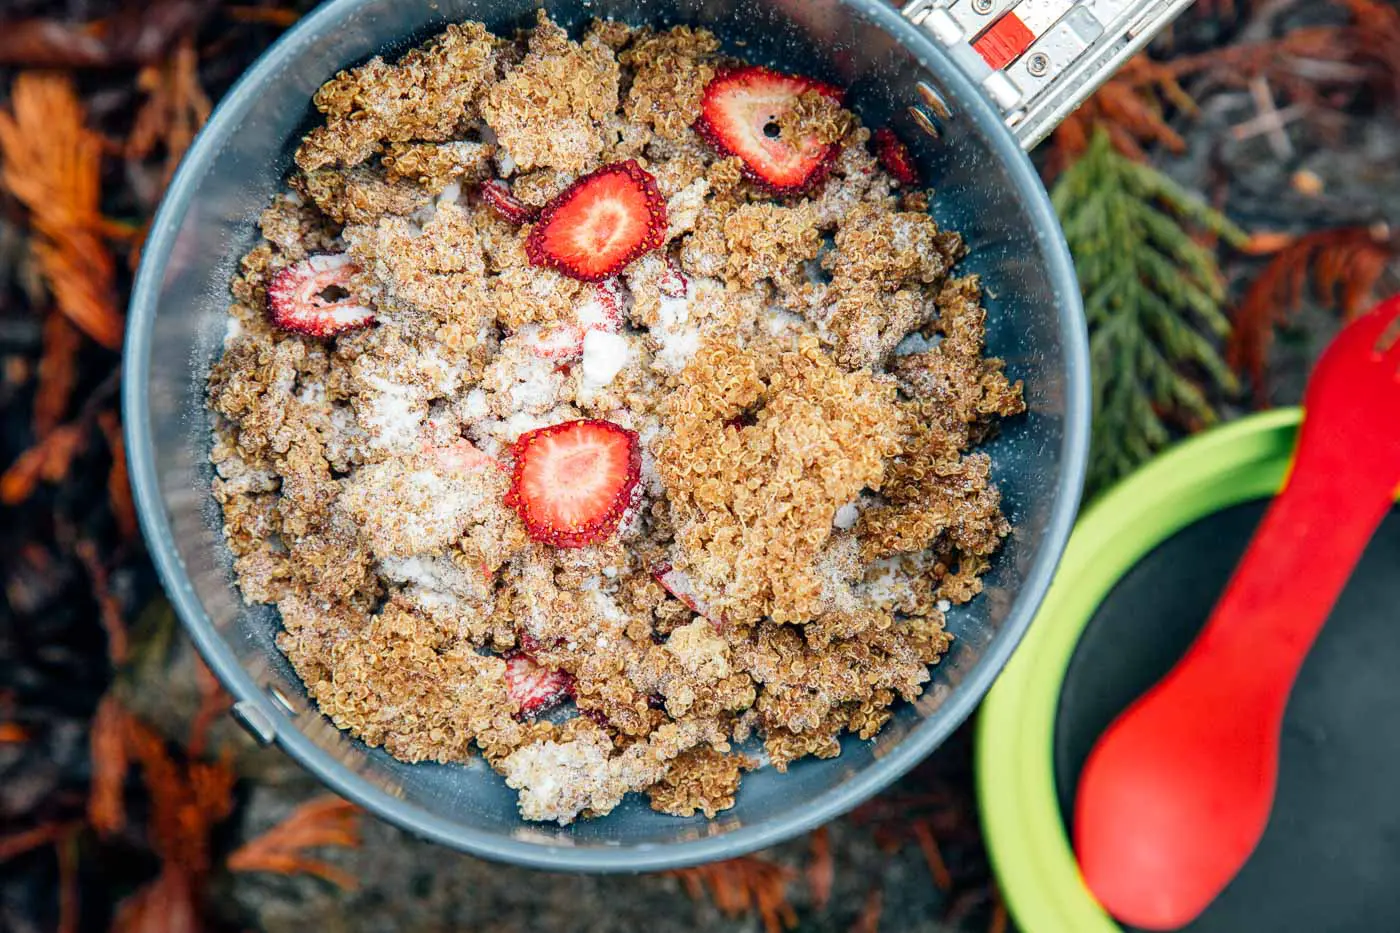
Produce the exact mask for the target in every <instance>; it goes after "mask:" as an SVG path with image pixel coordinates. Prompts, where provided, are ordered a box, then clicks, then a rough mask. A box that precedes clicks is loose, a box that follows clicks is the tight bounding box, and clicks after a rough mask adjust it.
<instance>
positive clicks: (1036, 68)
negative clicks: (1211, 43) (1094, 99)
mask: <svg viewBox="0 0 1400 933" xmlns="http://www.w3.org/2000/svg"><path fill="white" fill-rule="evenodd" d="M1190 5H1191V0H908V2H907V3H905V5H904V7H903V9H902V10H901V13H902V14H903V15H904V17H905V19H907V20H909V21H910V22H911V23H913V24H914V25H916V26H918V27H919V28H920V29H922V30H923V31H924V32H926V33H928V34H929V35H930V36H932V37H933V39H934V40H935V41H937V42H938V43H939V44H941V45H942V46H943V47H944V48H946V49H947V50H948V52H949V54H950V55H951V56H952V58H953V61H954V62H956V63H957V64H958V66H959V67H961V68H962V69H963V70H964V71H966V72H967V73H968V74H969V75H971V76H972V78H973V80H975V81H976V82H977V83H978V84H980V85H981V86H982V90H983V91H985V92H986V94H987V96H988V97H989V98H990V99H991V100H992V101H993V102H994V103H995V104H996V105H997V106H998V107H999V108H1001V111H1002V113H1003V114H1005V116H1006V125H1007V126H1009V127H1010V128H1011V131H1012V132H1013V133H1015V134H1016V137H1017V139H1019V140H1020V141H1021V146H1022V147H1023V148H1025V149H1030V148H1031V147H1033V146H1034V145H1035V144H1036V143H1038V142H1040V141H1041V140H1042V139H1044V138H1045V137H1046V136H1048V135H1049V134H1050V131H1051V130H1053V129H1054V128H1055V126H1056V125H1057V124H1059V122H1060V121H1061V120H1063V119H1064V118H1065V117H1066V116H1067V115H1068V114H1069V113H1070V111H1072V110H1074V109H1075V108H1076V107H1078V106H1079V105H1080V104H1082V103H1083V102H1084V101H1085V99H1087V98H1088V97H1089V95H1090V94H1092V93H1093V92H1094V91H1095V90H1097V89H1098V87H1099V85H1101V84H1103V82H1104V81H1106V80H1108V77H1109V76H1110V75H1111V74H1113V72H1114V71H1116V70H1117V69H1118V67H1119V66H1120V65H1122V64H1123V63H1124V62H1125V61H1127V60H1128V59H1129V58H1131V57H1132V56H1133V55H1134V54H1135V53H1137V52H1138V50H1140V49H1141V48H1142V47H1143V46H1145V45H1146V44H1147V43H1148V42H1150V41H1151V40H1152V37H1153V36H1155V35H1156V34H1157V33H1158V32H1160V31H1161V30H1162V29H1163V28H1165V27H1166V25H1167V24H1168V23H1170V22H1171V21H1172V20H1173V19H1175V18H1176V16H1177V15H1178V14H1179V13H1181V11H1182V10H1184V9H1186V8H1187V7H1188V6H1190Z"/></svg>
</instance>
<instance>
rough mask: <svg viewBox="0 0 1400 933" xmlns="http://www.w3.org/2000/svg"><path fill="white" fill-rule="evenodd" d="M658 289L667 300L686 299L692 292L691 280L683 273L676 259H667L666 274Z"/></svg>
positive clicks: (669, 257) (671, 257)
mask: <svg viewBox="0 0 1400 933" xmlns="http://www.w3.org/2000/svg"><path fill="white" fill-rule="evenodd" d="M658 287H659V288H660V289H661V294H663V295H665V296H666V297H667V298H684V297H685V296H686V293H687V292H689V291H690V280H689V279H688V278H686V276H685V273H684V272H682V271H681V264H680V263H679V262H677V261H676V257H674V256H667V257H666V273H665V275H663V276H661V281H660V282H659V283H658Z"/></svg>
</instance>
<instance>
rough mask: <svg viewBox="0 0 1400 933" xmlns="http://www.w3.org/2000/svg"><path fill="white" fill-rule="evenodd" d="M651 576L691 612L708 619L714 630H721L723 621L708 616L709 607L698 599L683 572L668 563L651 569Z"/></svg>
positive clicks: (691, 584)
mask: <svg viewBox="0 0 1400 933" xmlns="http://www.w3.org/2000/svg"><path fill="white" fill-rule="evenodd" d="M651 575H652V576H653V577H655V578H656V582H657V583H660V584H661V588H662V589H664V590H665V591H666V592H668V593H670V594H671V595H672V596H674V597H675V598H676V599H679V600H680V601H681V602H683V603H685V605H686V606H687V607H688V608H689V609H690V611H691V612H695V613H698V614H700V615H702V616H704V617H705V618H707V619H709V620H710V624H711V625H713V626H714V627H715V628H716V629H720V628H723V620H716V619H715V618H714V617H712V616H711V615H710V607H709V606H707V605H706V604H705V601H704V600H703V599H701V598H700V594H699V593H696V592H695V584H694V583H692V582H691V580H690V576H689V574H687V573H686V572H685V571H684V570H678V569H676V568H675V567H672V566H671V565H670V564H668V563H660V564H657V565H656V566H655V567H653V568H652V569H651Z"/></svg>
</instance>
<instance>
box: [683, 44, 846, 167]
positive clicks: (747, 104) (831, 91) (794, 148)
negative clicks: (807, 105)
mask: <svg viewBox="0 0 1400 933" xmlns="http://www.w3.org/2000/svg"><path fill="white" fill-rule="evenodd" d="M808 91H818V92H820V93H822V94H825V95H826V96H828V97H830V98H832V99H833V100H837V101H839V100H841V98H842V94H841V91H840V89H839V88H835V87H832V86H831V85H830V84H825V83H823V82H821V81H814V80H812V79H811V78H804V77H800V76H797V75H785V74H781V73H779V72H776V71H773V70H772V69H770V68H762V67H759V66H755V65H750V66H748V67H745V68H735V69H731V70H729V71H723V72H721V73H720V74H718V75H716V76H715V78H714V80H712V81H711V82H710V83H709V84H708V85H706V87H705V94H704V97H703V98H702V99H701V102H700V119H699V120H698V121H696V123H695V131H696V132H697V133H699V134H700V135H701V136H702V137H704V139H705V140H706V141H707V142H708V143H709V144H710V145H711V146H714V147H715V148H716V149H718V150H719V151H720V152H722V153H724V154H725V155H730V156H738V157H739V158H740V159H742V160H743V162H744V168H745V174H747V175H748V176H749V178H751V179H752V180H754V181H756V182H758V183H760V184H762V185H763V186H765V187H767V188H768V189H769V190H771V191H772V192H773V193H774V194H784V195H786V194H800V193H801V192H803V191H806V190H807V189H808V188H810V187H812V186H813V185H815V184H817V183H818V182H819V181H821V180H822V178H824V177H825V176H826V173H827V172H828V171H830V169H831V163H832V161H834V160H835V158H836V154H837V152H838V151H839V148H840V147H838V146H837V145H835V144H834V143H823V142H822V141H821V140H819V139H817V138H816V137H815V136H808V137H806V138H805V139H796V140H794V139H784V138H783V136H782V131H781V129H780V128H779V125H778V121H779V120H780V119H781V118H782V116H783V115H784V114H786V113H787V112H788V111H790V110H792V108H793V107H794V106H796V104H797V99H798V98H799V97H801V96H802V95H803V94H805V93H807V92H808Z"/></svg>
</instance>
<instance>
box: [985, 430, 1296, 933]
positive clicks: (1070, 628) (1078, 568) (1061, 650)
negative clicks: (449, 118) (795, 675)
mask: <svg viewBox="0 0 1400 933" xmlns="http://www.w3.org/2000/svg"><path fill="white" fill-rule="evenodd" d="M1301 418H1302V410H1301V409H1297V408H1291V409H1281V410H1278V411H1272V412H1268V413H1266V414H1262V415H1255V416H1253V417H1249V418H1244V419H1242V420H1240V421H1237V422H1234V423H1232V424H1230V425H1227V426H1225V427H1222V428H1217V429H1215V430H1212V431H1209V432H1207V433H1205V434H1202V435H1200V436H1198V437H1196V438H1193V439H1191V440H1188V441H1186V442H1184V443H1182V444H1180V445H1178V446H1177V447H1175V448H1173V449H1172V450H1170V451H1168V452H1167V453H1165V454H1163V455H1162V456H1161V457H1159V458H1157V459H1156V460H1154V461H1153V462H1152V463H1150V464H1149V465H1148V466H1146V467H1144V468H1143V469H1141V470H1139V471H1138V472H1137V473H1135V474H1133V475H1132V476H1131V477H1129V478H1128V479H1126V480H1124V481H1123V482H1122V483H1120V484H1119V485H1118V486H1116V487H1114V488H1113V489H1112V490H1110V491H1109V492H1108V493H1106V494H1104V495H1103V496H1101V497H1100V498H1099V499H1098V500H1097V501H1096V502H1095V503H1094V505H1093V506H1092V507H1090V508H1089V509H1087V510H1086V511H1085V512H1084V514H1083V515H1082V516H1081V517H1080V520H1079V523H1078V525H1077V526H1076V527H1075V530H1074V534H1073V535H1072V537H1071V538H1070V542H1069V547H1068V549H1067V550H1066V551H1065V555H1064V559H1063V560H1062V561H1061V564H1060V569H1059V572H1058V573H1057V575H1056V577H1055V580H1054V583H1053V584H1052V585H1051V588H1050V593H1049V595H1048V596H1046V598H1045V601H1044V602H1043V603H1042V604H1041V607H1040V612H1039V614H1038V615H1037V616H1036V619H1035V621H1034V622H1033V623H1032V625H1031V628H1030V631H1029V633H1028V634H1027V635H1026V637H1025V640H1024V641H1023V642H1022V643H1021V647H1020V649H1019V650H1018V651H1017V652H1016V654H1015V655H1014V656H1013V657H1012V659H1011V662H1010V663H1009V664H1007V666H1006V669H1005V670H1004V671H1003V672H1002V674H1001V677H1000V678H999V679H998V680H997V683H996V686H995V687H994V688H993V689H992V691H991V693H990V694H988V697H987V700H986V702H985V703H984V704H983V706H982V711H981V715H980V717H979V721H978V734H977V784H978V796H979V799H980V801H981V809H982V823H983V830H984V833H985V835H986V840H987V848H988V851H989V853H990V855H991V859H992V863H993V865H994V867H995V869H996V874H997V877H998V880H999V882H1000V884H1001V889H1002V893H1003V896H1004V897H1005V898H1006V902H1007V905H1008V906H1009V908H1010V910H1011V912H1012V914H1013V915H1014V916H1015V918H1016V922H1017V924H1018V925H1019V927H1020V928H1021V929H1022V930H1024V931H1025V933H1121V928H1120V927H1119V926H1118V924H1117V923H1115V922H1114V921H1113V920H1112V919H1111V918H1110V917H1109V916H1108V914H1107V913H1105V912H1104V910H1103V908H1101V907H1100V906H1099V905H1098V903H1097V902H1096V901H1095V900H1094V899H1093V897H1092V896H1091V895H1090V894H1089V891H1088V889H1086V888H1085V886H1084V883H1083V881H1082V880H1081V879H1080V876H1079V869H1078V866H1077V865H1076V863H1075V859H1074V853H1073V850H1072V849H1071V847H1070V841H1069V838H1068V836H1067V835H1066V833H1065V828H1064V823H1063V821H1062V819H1061V816H1060V809H1059V804H1058V801H1057V798H1056V792H1055V774H1054V761H1053V755H1054V740H1055V736H1054V724H1055V715H1056V709H1057V706H1058V704H1059V700H1060V694H1061V688H1062V685H1063V682H1064V678H1065V671H1066V668H1067V667H1068V665H1069V663H1070V659H1071V657H1072V656H1073V654H1074V651H1075V647H1076V646H1077V645H1078V643H1079V639H1080V636H1081V634H1082V633H1083V631H1084V628H1085V626H1086V625H1087V624H1088V623H1089V621H1090V619H1091V618H1092V617H1093V615H1094V613H1095V610H1096V609H1097V608H1098V606H1099V604H1100V603H1101V602H1102V601H1103V599H1104V597H1105V596H1107V594H1108V592H1109V590H1111V589H1112V588H1113V586H1114V585H1115V584H1116V583H1117V582H1118V581H1119V579H1120V578H1122V577H1123V575H1124V574H1125V573H1126V572H1127V571H1128V570H1129V569H1131V568H1132V567H1133V566H1134V565H1135V564H1136V563H1137V562H1138V561H1139V560H1141V559H1142V558H1143V557H1144V556H1145V555H1146V554H1148V553H1149V552H1150V551H1152V549H1153V548H1155V547H1156V546H1157V545H1159V544H1161V543H1162V542H1163V541H1165V540H1166V539H1167V538H1169V537H1171V536H1172V535H1174V534H1175V533H1176V532H1178V531H1180V530H1181V529H1183V528H1185V527H1186V526H1188V525H1190V524H1192V523H1194V522H1196V521H1198V520H1200V519H1202V518H1204V517H1206V516H1207V515H1211V514H1213V513H1215V512H1217V511H1219V510H1221V509H1224V508H1228V507H1229V506H1232V505H1237V504H1240V503H1243V502H1247V501H1250V500H1254V499H1260V498H1263V497H1266V496H1270V495H1273V494H1275V493H1277V492H1278V490H1279V488H1280V487H1281V486H1282V485H1283V481H1284V478H1285V477H1286V476H1287V473H1288V465H1289V461H1290V459H1291V456H1292V452H1293V445H1294V441H1295V440H1296V437H1297V429H1298V424H1299V422H1300V420H1301Z"/></svg>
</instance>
